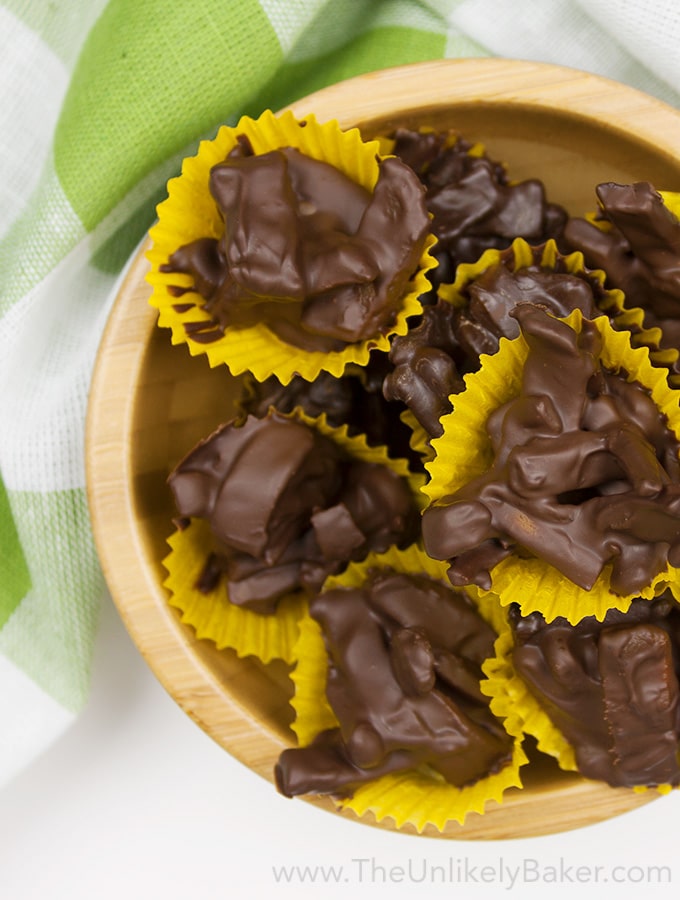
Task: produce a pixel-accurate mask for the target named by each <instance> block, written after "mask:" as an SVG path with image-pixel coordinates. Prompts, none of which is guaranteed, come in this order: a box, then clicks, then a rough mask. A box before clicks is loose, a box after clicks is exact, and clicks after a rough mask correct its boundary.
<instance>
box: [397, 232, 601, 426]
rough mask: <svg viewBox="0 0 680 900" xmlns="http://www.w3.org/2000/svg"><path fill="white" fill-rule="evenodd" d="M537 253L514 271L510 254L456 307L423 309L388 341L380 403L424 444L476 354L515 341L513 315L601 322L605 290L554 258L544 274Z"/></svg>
mask: <svg viewBox="0 0 680 900" xmlns="http://www.w3.org/2000/svg"><path fill="white" fill-rule="evenodd" d="M542 251H543V247H542V246H539V247H536V248H534V249H533V257H534V261H533V263H532V264H530V265H527V266H523V267H521V268H518V269H515V266H514V259H515V257H514V253H513V252H512V250H507V251H504V252H503V253H501V254H500V256H499V259H498V262H496V263H494V264H493V265H490V266H489V268H488V269H486V270H485V271H484V272H483V273H482V274H481V275H479V276H478V277H477V278H475V279H474V280H472V281H471V282H470V283H469V284H467V285H465V286H464V287H462V288H461V292H460V298H459V299H460V301H461V302H460V305H459V304H458V303H449V302H447V301H445V300H443V299H442V300H439V301H438V302H437V304H436V305H434V306H426V307H425V309H424V310H423V314H422V316H421V317H420V322H419V323H418V324H416V325H414V327H413V328H411V329H410V330H409V332H408V333H407V334H405V335H398V336H396V337H395V338H394V339H393V341H392V347H391V350H390V359H391V361H392V363H393V365H394V369H393V370H392V371H391V372H388V373H387V375H386V376H385V379H384V382H383V391H384V394H385V397H386V398H387V399H388V400H396V401H400V402H402V403H404V404H405V405H406V406H407V407H408V408H409V409H410V410H411V412H412V413H413V415H414V416H415V418H416V420H417V421H418V423H419V424H420V425H421V426H422V427H423V428H424V429H425V431H426V433H427V435H428V437H429V438H433V437H438V436H439V435H440V434H441V433H442V426H441V418H442V416H443V415H446V414H447V413H449V412H451V410H452V408H453V404H452V400H451V395H453V394H457V393H459V392H460V391H461V390H463V388H464V382H463V377H464V375H465V374H467V373H468V372H476V371H477V370H478V369H479V367H480V357H481V356H482V355H483V354H494V353H495V352H496V351H497V350H498V346H499V342H500V340H501V338H508V339H510V340H512V339H513V338H516V337H518V336H519V325H518V323H517V320H516V318H515V317H514V315H513V313H514V310H515V308H516V307H517V306H518V305H519V304H532V305H533V306H536V307H538V308H539V309H542V310H545V311H547V312H549V313H551V314H552V315H553V316H558V317H562V316H568V315H569V314H570V313H571V312H573V310H574V309H580V310H581V312H582V313H583V315H584V316H585V317H586V318H589V319H592V318H594V317H595V316H598V315H602V314H603V311H602V308H601V307H602V306H603V305H604V298H605V294H606V292H605V290H604V288H603V287H602V285H601V284H600V282H599V281H598V280H597V279H596V278H593V277H591V276H590V275H589V274H588V273H587V272H581V273H578V274H573V273H571V272H570V271H569V269H568V268H567V265H566V261H565V258H564V257H562V256H560V255H559V254H558V255H557V257H556V259H555V262H554V263H553V265H552V267H551V268H548V267H547V266H544V265H542V264H541V262H540V260H541V254H542Z"/></svg>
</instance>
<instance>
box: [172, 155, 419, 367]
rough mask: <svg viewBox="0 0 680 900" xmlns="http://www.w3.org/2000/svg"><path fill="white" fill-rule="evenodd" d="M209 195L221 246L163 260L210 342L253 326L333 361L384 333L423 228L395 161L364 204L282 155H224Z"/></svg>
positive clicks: (404, 170)
mask: <svg viewBox="0 0 680 900" xmlns="http://www.w3.org/2000/svg"><path fill="white" fill-rule="evenodd" d="M210 190H211V193H212V195H213V197H214V199H215V202H216V203H217V206H218V208H219V211H220V214H221V216H222V218H223V219H224V223H225V230H224V234H223V236H222V237H221V238H220V239H219V240H217V239H211V238H201V239H199V240H197V241H194V242H192V243H190V244H187V245H184V246H182V247H180V248H179V249H178V250H177V251H176V252H175V253H173V254H172V256H171V257H170V260H169V261H168V263H167V264H165V265H164V266H162V267H161V268H162V271H165V272H183V273H185V274H189V275H191V276H192V278H193V280H194V289H195V290H196V291H197V292H198V293H199V294H200V295H201V296H202V297H203V298H204V301H205V303H204V309H205V310H207V311H208V312H209V313H210V314H211V316H212V317H213V319H214V324H215V325H216V326H219V328H220V329H221V330H223V329H224V328H226V327H228V326H236V327H243V326H247V325H252V324H254V323H257V322H265V323H266V324H267V326H268V327H269V328H270V329H271V330H272V331H273V332H274V333H276V334H277V335H278V336H279V337H281V338H282V339H283V340H285V341H287V342H289V343H292V344H294V345H295V346H299V347H300V348H302V349H307V350H322V351H332V350H339V349H342V348H343V347H345V346H346V345H347V344H349V343H355V342H358V341H363V340H367V339H369V338H371V337H375V336H377V335H378V334H381V333H383V332H384V331H386V330H387V329H388V328H389V327H390V326H391V325H392V323H393V320H394V317H395V315H396V312H397V311H398V309H399V305H400V303H401V299H402V296H403V294H404V292H405V290H406V285H407V282H408V280H409V278H410V277H411V275H412V274H413V272H414V271H415V269H416V268H417V265H418V261H419V258H420V255H421V253H422V250H423V247H424V243H425V238H426V236H427V233H428V231H429V224H430V223H429V217H428V215H427V212H426V209H425V203H424V191H423V188H422V186H421V185H420V183H419V181H418V180H417V179H416V178H415V177H414V176H413V174H412V173H411V171H410V170H409V169H408V167H407V166H405V165H404V164H403V163H401V162H400V161H399V160H397V159H386V160H383V161H382V162H381V164H380V172H379V177H378V181H377V183H376V186H375V189H374V191H373V193H372V194H371V193H370V192H369V191H366V190H365V189H364V188H362V187H361V186H360V185H358V184H355V183H354V182H353V181H352V180H351V179H349V178H347V177H346V176H345V175H343V174H342V173H341V172H340V171H339V170H337V169H335V168H334V167H333V166H331V165H329V164H328V163H325V162H320V161H318V160H315V159H312V158H311V157H308V156H305V155H303V154H302V153H300V152H299V151H297V150H295V149H294V148H291V147H284V148H282V149H280V150H272V151H270V152H269V153H264V154H261V155H256V156H253V155H249V154H247V153H245V152H239V153H237V154H231V155H230V157H229V158H228V159H226V160H225V161H224V162H223V163H220V164H218V165H216V166H214V167H213V169H212V170H211V174H210Z"/></svg>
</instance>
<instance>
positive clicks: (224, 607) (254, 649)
mask: <svg viewBox="0 0 680 900" xmlns="http://www.w3.org/2000/svg"><path fill="white" fill-rule="evenodd" d="M277 415H279V416H281V417H283V418H289V419H295V420H296V421H299V422H304V423H305V424H306V425H308V426H310V427H312V428H315V429H316V430H317V431H319V432H320V433H321V434H323V435H325V436H326V437H329V438H331V439H332V440H333V441H334V442H335V443H336V444H337V445H338V446H340V447H342V448H343V450H344V451H345V452H347V453H348V454H350V455H351V456H353V457H354V458H355V459H359V460H362V461H363V462H367V463H374V464H376V465H382V466H387V467H388V468H390V469H391V470H392V471H394V472H395V473H396V474H397V475H399V476H400V477H401V478H403V479H405V480H406V481H407V482H408V484H409V487H410V489H411V493H412V494H413V499H414V501H415V503H416V505H417V506H418V507H419V508H421V509H422V507H423V506H424V504H425V498H424V495H423V493H422V485H423V483H424V481H425V477H424V476H423V475H421V474H414V473H412V472H411V471H410V469H409V466H408V462H407V460H405V459H394V458H392V457H389V456H388V454H387V448H385V447H382V446H369V445H368V443H367V442H366V438H365V437H364V436H363V435H354V436H352V437H350V436H349V435H348V433H347V430H348V428H347V426H346V425H342V426H339V427H335V428H334V427H332V426H330V425H329V424H328V422H327V421H326V416H325V414H324V415H322V416H319V417H317V418H313V417H311V416H308V415H306V414H305V413H304V412H303V411H302V410H301V409H299V408H296V409H294V410H293V411H292V412H290V413H287V414H283V413H277ZM168 544H169V545H170V548H171V552H170V553H169V554H168V556H166V558H165V559H164V560H163V565H164V566H165V568H166V569H167V571H168V577H167V579H166V580H165V582H164V585H165V587H166V588H167V589H168V590H169V591H170V599H169V603H170V605H171V606H174V607H175V608H176V609H178V610H180V612H181V614H182V621H183V622H185V623H186V624H187V625H191V626H192V627H193V628H194V630H195V631H196V636H197V637H198V638H201V639H208V640H211V641H213V642H214V643H215V644H216V646H217V647H218V649H224V648H226V647H229V648H231V649H233V650H235V651H236V653H237V655H238V656H257V657H258V658H259V659H260V660H261V661H262V662H265V663H266V662H270V661H271V660H273V659H282V660H283V661H284V662H286V663H292V662H294V661H295V659H296V656H295V645H296V642H297V639H298V626H299V622H300V619H301V616H302V615H303V614H304V613H305V611H306V608H307V597H306V595H305V593H304V592H303V591H296V592H293V593H291V594H289V595H287V596H286V597H283V598H282V599H281V600H279V601H278V602H277V604H276V611H275V612H274V613H272V614H269V615H267V614H262V613H256V612H253V611H252V610H250V609H246V608H244V607H240V606H237V605H236V604H234V603H231V602H230V601H229V596H228V592H227V589H226V586H225V585H224V583H223V582H222V581H221V582H220V584H219V585H218V587H217V588H216V589H215V590H214V591H210V592H209V593H205V592H203V591H200V590H199V589H198V588H197V587H196V585H197V583H198V580H199V578H200V576H201V573H202V571H203V568H204V566H205V563H206V560H207V557H208V555H209V553H210V552H211V551H212V550H213V549H214V546H215V539H214V538H213V536H212V532H211V530H210V527H209V525H208V523H207V522H206V521H205V520H201V519H192V520H191V524H190V525H189V527H188V528H186V529H183V530H182V529H178V530H177V531H175V532H174V534H172V535H171V536H170V538H169V539H168Z"/></svg>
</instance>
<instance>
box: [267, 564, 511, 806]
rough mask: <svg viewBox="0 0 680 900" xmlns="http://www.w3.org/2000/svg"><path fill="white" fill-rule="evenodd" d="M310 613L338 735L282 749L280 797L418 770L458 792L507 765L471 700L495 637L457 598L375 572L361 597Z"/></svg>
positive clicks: (346, 595)
mask: <svg viewBox="0 0 680 900" xmlns="http://www.w3.org/2000/svg"><path fill="white" fill-rule="evenodd" d="M310 612H311V614H312V616H313V617H314V618H315V619H316V620H317V621H318V622H319V623H320V625H321V627H322V631H323V634H324V640H325V642H326V647H327V651H328V657H329V660H328V661H329V668H328V678H327V686H326V694H327V697H328V701H329V703H330V705H331V707H332V708H333V711H334V712H335V714H336V716H337V718H338V722H339V727H338V728H337V729H335V730H330V731H327V732H324V733H323V734H322V735H320V736H319V738H317V740H316V741H315V742H314V743H313V744H312V745H310V746H309V747H306V748H302V749H292V750H286V751H284V752H283V753H282V755H281V757H280V759H279V762H278V765H277V767H276V780H277V785H278V787H279V790H280V791H281V792H282V793H284V794H286V795H287V796H293V795H296V794H307V793H334V794H347V793H351V792H352V790H353V789H354V788H356V787H357V786H358V785H359V784H361V783H363V782H365V781H368V780H372V779H374V778H376V777H378V776H379V775H381V774H384V773H386V772H391V771H399V770H404V769H411V768H416V767H418V766H421V765H424V764H426V765H429V766H430V767H431V768H433V769H434V770H435V771H436V772H438V773H439V774H440V775H442V776H443V777H444V778H445V779H446V780H448V781H450V782H451V783H452V784H456V785H460V786H462V785H464V784H469V783H471V782H474V781H476V780H478V779H479V778H482V777H484V776H485V775H488V774H490V773H491V772H494V771H498V769H499V768H501V767H502V766H503V765H504V764H505V763H506V762H507V761H508V759H509V757H510V750H511V745H512V740H511V738H510V737H509V736H508V735H507V734H506V733H505V731H504V730H503V728H502V727H501V726H500V723H499V722H498V721H497V720H496V719H495V718H494V717H493V716H492V715H491V713H490V712H489V710H488V700H487V699H486V698H484V697H483V696H482V695H481V694H480V692H479V680H480V678H481V668H480V667H481V663H482V662H483V661H484V659H486V658H487V657H488V656H490V655H491V654H492V652H493V641H494V637H495V636H494V633H493V631H492V630H491V629H490V628H489V626H488V625H487V624H486V623H485V622H484V621H483V620H482V619H481V618H480V616H479V614H478V613H477V612H476V610H475V609H474V608H473V607H472V605H471V603H470V601H469V600H468V599H467V598H466V597H464V596H463V595H462V594H459V593H458V592H455V591H452V590H450V589H449V588H447V587H445V586H444V585H442V584H440V583H439V582H435V581H432V580H430V579H428V578H426V577H424V576H406V575H402V574H396V573H392V572H390V571H388V570H379V571H376V572H374V573H373V575H372V577H371V578H370V580H369V581H368V583H367V584H366V585H365V586H364V587H363V588H362V589H337V590H332V591H327V592H326V593H324V594H322V595H320V596H318V597H316V598H315V599H314V600H313V601H312V603H311V605H310ZM367 660H370V665H367Z"/></svg>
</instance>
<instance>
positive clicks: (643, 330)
mask: <svg viewBox="0 0 680 900" xmlns="http://www.w3.org/2000/svg"><path fill="white" fill-rule="evenodd" d="M594 215H595V214H593V216H594ZM590 221H592V224H593V225H596V226H597V227H598V228H604V229H606V228H607V227H609V223H607V222H605V221H603V220H601V219H600V220H597V219H595V218H594V217H593V218H592V219H591V220H590ZM499 263H500V264H502V265H505V266H506V267H507V268H508V270H509V271H511V272H517V271H520V270H521V269H526V268H528V267H529V266H541V267H544V268H546V269H551V270H553V271H555V272H564V273H565V274H570V275H578V276H579V277H581V278H583V279H584V280H586V281H588V282H589V283H590V284H591V286H592V287H593V290H594V292H595V294H596V298H597V306H598V309H599V310H600V312H601V313H602V315H606V316H608V317H609V318H610V320H611V323H612V326H613V327H614V328H615V329H616V330H617V331H625V332H626V333H627V334H629V335H630V341H631V343H632V345H633V346H634V347H647V348H648V349H649V352H650V358H651V359H652V362H654V363H655V364H656V365H659V366H668V365H669V364H670V363H672V362H673V361H674V359H675V358H676V356H677V353H676V352H675V351H672V350H671V351H669V350H662V349H661V347H660V346H659V344H660V341H661V329H659V328H648V327H646V326H645V324H644V318H645V314H644V311H643V310H642V309H640V308H639V307H627V306H626V298H625V295H624V293H623V291H620V290H618V288H609V289H606V288H605V281H606V278H607V276H606V273H605V272H603V271H602V270H601V269H588V268H587V267H586V266H585V263H584V260H583V254H582V253H581V252H580V251H575V252H574V253H569V254H567V255H564V254H562V253H560V252H559V250H558V249H557V244H556V243H555V241H554V240H553V239H552V238H551V239H550V240H549V241H547V242H546V243H545V244H539V245H537V246H533V245H531V244H529V243H528V242H527V241H526V240H525V239H524V238H515V240H514V241H513V242H512V244H511V246H510V247H509V248H508V249H507V250H494V249H490V250H485V251H484V253H483V254H482V255H481V256H480V258H479V259H478V260H477V261H476V262H474V263H461V264H460V265H459V266H458V268H457V269H456V280H455V281H454V282H452V283H450V284H441V285H440V286H439V290H438V293H439V296H440V297H441V298H442V299H443V300H446V301H447V302H448V303H451V304H452V305H453V306H456V307H459V308H461V307H464V306H466V305H467V302H468V300H467V296H466V292H467V289H468V286H469V285H470V284H472V283H473V282H474V281H475V280H476V279H477V278H479V277H480V276H481V275H483V274H484V272H486V271H487V269H490V268H492V267H494V266H496V265H498V264H499ZM598 293H599V294H600V296H599V297H597V294H598ZM674 354H675V356H674Z"/></svg>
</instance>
